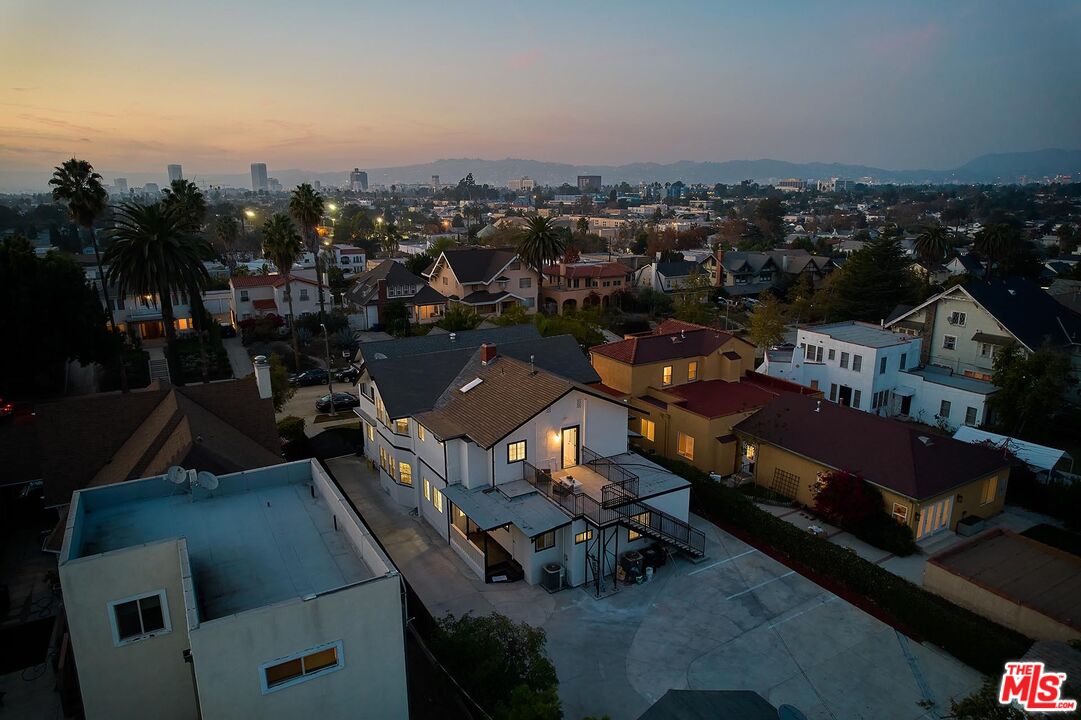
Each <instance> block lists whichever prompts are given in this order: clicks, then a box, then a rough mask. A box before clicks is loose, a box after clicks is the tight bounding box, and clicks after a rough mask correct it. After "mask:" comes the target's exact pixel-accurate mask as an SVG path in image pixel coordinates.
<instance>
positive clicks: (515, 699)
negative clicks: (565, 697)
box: [432, 613, 563, 720]
mask: <svg viewBox="0 0 1081 720" xmlns="http://www.w3.org/2000/svg"><path fill="white" fill-rule="evenodd" d="M546 642H547V637H546V636H545V633H544V630H541V629H540V628H534V627H531V626H530V625H527V624H526V623H514V622H512V621H511V620H510V619H509V618H507V617H506V616H504V615H499V614H497V613H492V614H491V615H486V616H483V617H475V616H473V615H469V614H466V615H462V616H461V617H458V618H455V617H453V616H451V615H446V616H445V617H443V618H441V619H440V620H439V624H438V628H437V630H436V632H435V637H434V638H433V639H432V650H433V652H435V654H436V655H437V656H438V657H439V658H440V659H441V660H442V661H443V662H444V663H445V664H446V665H448V666H449V667H452V668H454V669H455V676H456V679H457V680H458V682H459V683H460V684H461V685H462V687H464V688H465V690H466V692H468V693H469V695H470V697H472V698H473V700H474V701H476V702H477V704H478V705H480V706H481V707H482V708H483V709H484V710H485V711H486V712H487V713H488V714H489V715H491V716H492V717H493V718H496V719H498V720H504V719H505V720H560V718H562V717H563V711H562V709H561V708H560V705H559V699H558V696H557V695H556V689H557V688H558V686H559V679H558V678H557V676H556V671H555V666H554V665H552V662H551V660H549V659H548V655H547V652H546V650H545V644H546Z"/></svg>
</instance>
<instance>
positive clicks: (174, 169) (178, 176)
mask: <svg viewBox="0 0 1081 720" xmlns="http://www.w3.org/2000/svg"><path fill="white" fill-rule="evenodd" d="M166 170H168V171H169V184H170V185H171V184H172V183H174V182H176V181H177V180H183V179H184V171H183V170H181V169H180V166H179V165H168V166H166Z"/></svg>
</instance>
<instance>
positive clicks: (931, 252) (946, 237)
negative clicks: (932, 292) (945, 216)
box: [916, 225, 953, 285]
mask: <svg viewBox="0 0 1081 720" xmlns="http://www.w3.org/2000/svg"><path fill="white" fill-rule="evenodd" d="M952 248H953V245H952V244H951V243H950V232H949V230H947V229H946V228H945V227H944V226H942V225H925V226H924V227H922V228H920V233H919V235H917V236H916V255H917V256H918V257H919V258H920V260H923V261H924V262H925V263H926V264H927V284H928V285H930V284H931V273H932V270H933V267H934V266H935V265H937V264H939V263H941V262H942V261H943V260H944V259H945V258H946V256H947V255H948V254H949V252H950V250H951V249H952Z"/></svg>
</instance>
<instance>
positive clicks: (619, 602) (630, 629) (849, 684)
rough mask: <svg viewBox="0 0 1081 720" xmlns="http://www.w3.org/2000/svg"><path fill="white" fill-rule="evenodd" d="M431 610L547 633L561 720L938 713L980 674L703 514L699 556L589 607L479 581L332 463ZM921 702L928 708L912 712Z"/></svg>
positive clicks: (345, 464)
mask: <svg viewBox="0 0 1081 720" xmlns="http://www.w3.org/2000/svg"><path fill="white" fill-rule="evenodd" d="M328 465H329V467H330V469H331V472H332V473H333V474H334V476H335V477H336V478H337V479H338V482H339V483H340V484H341V486H342V488H343V491H344V492H345V493H346V494H347V495H348V496H349V497H350V499H352V500H353V502H354V503H355V504H356V505H357V507H358V509H359V510H360V512H361V514H362V515H363V516H364V517H365V520H366V521H367V522H368V523H369V525H371V527H372V529H373V531H374V532H375V534H376V535H377V536H378V537H379V539H380V540H381V542H382V543H383V544H384V546H385V547H386V548H387V551H388V552H389V553H390V556H391V557H392V558H393V559H394V561H395V563H396V564H397V565H398V567H399V569H400V570H401V571H402V573H403V574H404V575H405V577H406V578H407V579H408V580H409V582H410V584H411V585H413V587H414V589H415V590H416V591H417V593H418V594H419V595H420V597H421V598H422V599H423V601H424V603H425V605H427V606H428V609H429V610H430V611H431V612H432V614H433V615H436V616H438V615H441V614H443V613H444V612H452V613H455V614H460V613H462V612H467V611H472V612H475V613H477V614H485V613H488V612H491V611H493V610H497V611H498V612H501V613H503V614H505V615H508V616H509V617H511V618H513V619H515V620H518V621H524V622H529V623H531V624H533V625H537V626H539V627H542V628H544V630H545V632H546V633H547V635H548V651H549V654H550V655H551V657H552V660H553V661H554V662H555V666H556V670H557V672H558V674H559V681H560V689H559V692H560V697H561V698H562V700H563V703H564V711H565V714H566V716H567V717H571V718H578V717H585V716H588V715H594V716H597V717H601V716H603V715H608V716H609V717H611V718H612V720H622V719H624V718H635V717H637V716H638V715H639V714H640V713H641V712H643V711H644V710H645V709H646V708H647V707H649V705H651V704H652V703H653V702H654V701H656V700H657V699H658V698H660V696H661V695H663V694H664V692H665V691H666V690H668V689H670V688H690V689H696V690H738V689H748V690H755V691H757V692H759V693H760V694H761V695H762V696H763V697H765V698H767V699H768V700H769V701H770V702H772V703H773V704H774V705H781V704H783V703H789V704H792V705H795V706H797V707H799V708H800V709H801V710H803V711H804V712H805V713H806V714H807V717H808V718H811V719H812V720H816V719H826V718H832V719H844V720H849V719H856V718H887V717H888V718H899V719H912V720H915V719H916V718H941V717H946V716H947V715H948V711H949V699H950V698H951V697H959V696H962V695H966V694H968V693H970V692H972V691H973V690H975V689H976V688H977V687H978V686H979V684H980V682H981V679H982V678H981V676H980V674H979V673H977V672H976V671H975V670H972V669H971V668H969V667H967V666H965V665H963V664H962V663H960V662H958V661H957V660H955V659H953V658H952V657H950V656H948V655H946V654H945V653H943V652H941V651H939V650H937V649H934V648H931V647H926V646H923V645H920V644H918V643H916V642H914V641H912V640H910V639H909V638H907V637H905V636H904V635H901V634H899V633H897V632H896V631H894V630H893V628H891V627H889V626H888V625H885V624H884V623H882V622H880V621H878V620H876V619H875V618H873V617H871V616H870V615H867V614H866V613H864V612H863V611H862V610H860V609H858V608H856V607H855V606H853V605H851V604H849V603H847V602H845V601H844V600H841V599H840V598H838V597H837V596H835V595H833V594H832V593H829V592H827V591H826V590H824V589H823V588H821V587H819V586H818V585H816V584H815V583H813V582H812V581H810V580H808V579H807V578H805V577H803V576H801V575H799V574H798V573H796V572H794V571H792V570H790V569H789V568H787V567H786V566H784V565H782V564H781V563H779V562H777V561H776V560H773V559H772V558H770V557H768V556H766V555H764V554H762V553H761V552H759V551H757V550H755V549H754V548H753V547H750V546H749V545H747V544H746V543H743V542H742V541H740V540H738V539H736V538H734V537H733V536H731V535H729V534H727V533H725V532H724V531H722V530H720V529H719V528H717V527H715V526H713V525H711V524H709V523H707V522H705V521H704V520H702V519H700V518H693V522H694V525H695V526H696V527H698V528H699V529H701V530H702V531H703V532H704V533H705V534H706V537H707V556H708V558H707V559H706V560H705V561H703V562H700V563H698V564H693V563H690V562H687V561H685V560H681V559H677V560H676V561H675V562H674V563H669V564H668V565H666V566H665V567H663V568H661V569H660V570H659V572H658V574H657V576H656V577H655V579H654V580H653V582H651V583H649V584H646V585H638V586H631V587H626V588H624V589H623V590H621V591H620V592H619V593H617V594H615V595H612V596H609V597H606V598H604V599H601V600H596V599H594V597H593V596H592V594H590V593H589V592H587V591H586V590H583V589H572V590H566V591H563V592H560V593H557V594H554V595H550V594H548V593H546V592H544V591H543V590H541V589H539V588H535V587H530V586H528V585H525V584H524V583H515V584H512V585H485V584H484V583H483V582H482V581H480V580H478V579H477V578H476V577H475V576H473V575H472V574H471V573H470V572H469V571H468V569H467V568H466V567H465V565H464V564H463V563H462V562H461V561H460V560H459V559H458V558H457V556H456V555H455V554H454V553H453V551H452V550H451V549H450V548H449V547H448V546H447V544H446V543H445V542H444V541H443V540H442V539H441V538H440V537H439V536H438V535H436V534H435V532H434V531H433V530H432V529H431V528H430V527H429V526H428V524H427V523H426V522H425V521H423V520H421V519H418V518H416V517H412V516H410V515H409V513H408V510H407V509H405V508H401V507H399V506H396V505H395V504H394V503H393V501H391V500H390V499H389V498H388V497H387V496H386V495H385V494H384V493H383V492H382V491H381V490H380V489H379V484H378V479H377V477H376V476H375V474H374V473H373V472H372V471H371V470H369V469H368V467H367V465H366V464H365V463H364V462H363V461H361V460H358V459H357V458H355V457H344V458H337V459H334V460H330V461H329V463H328ZM921 702H931V703H934V706H933V708H932V709H931V710H927V709H925V708H924V707H921V705H920V703H921Z"/></svg>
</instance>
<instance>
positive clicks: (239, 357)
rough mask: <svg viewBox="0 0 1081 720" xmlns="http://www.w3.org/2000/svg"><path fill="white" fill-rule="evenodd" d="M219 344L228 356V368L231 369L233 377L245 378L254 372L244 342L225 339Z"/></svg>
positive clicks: (237, 338) (237, 339)
mask: <svg viewBox="0 0 1081 720" xmlns="http://www.w3.org/2000/svg"><path fill="white" fill-rule="evenodd" d="M221 343H222V345H224V346H225V352H226V353H228V354H229V366H230V367H232V368H233V377H235V378H245V377H248V376H249V375H251V374H252V373H253V372H255V369H254V368H253V367H252V363H251V358H250V357H248V351H247V349H246V348H245V347H244V342H243V341H242V340H241V339H240V338H239V337H231V338H225V339H224V340H222V341H221Z"/></svg>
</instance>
